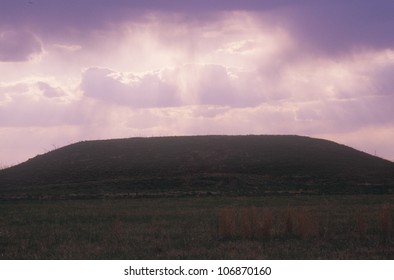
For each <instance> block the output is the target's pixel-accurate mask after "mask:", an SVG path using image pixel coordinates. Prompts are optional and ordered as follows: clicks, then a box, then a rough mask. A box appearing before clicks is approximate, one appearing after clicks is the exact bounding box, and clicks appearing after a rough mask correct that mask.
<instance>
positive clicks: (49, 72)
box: [0, 0, 394, 166]
mask: <svg viewBox="0 0 394 280" xmlns="http://www.w3.org/2000/svg"><path fill="white" fill-rule="evenodd" d="M393 15H394V2H393V1H390V0H377V1H366V0H359V1H353V0H352V1H339V0H338V1H324V0H321V1H308V0H301V1H289V0H279V1H274V0H266V1H257V0H245V1H232V0H227V1H224V0H223V1H180V0H179V1H178V0H175V1H157V0H146V1H142V0H141V1H126V0H114V1H110V0H108V1H93V0H86V1H60V0H33V1H23V0H18V1H16V0H4V1H1V3H0V75H1V77H2V78H1V80H0V133H1V137H0V145H1V146H0V147H1V152H0V157H1V158H0V166H1V165H2V164H3V165H8V164H15V163H17V162H20V161H23V160H25V159H27V157H30V156H33V155H35V154H37V153H42V152H44V151H46V150H50V149H52V148H53V147H57V146H62V145H65V144H69V143H71V142H75V141H79V140H85V139H97V138H99V139H102V138H113V137H131V136H154V135H191V134H303V135H310V136H315V137H324V138H328V139H332V140H335V141H339V142H341V143H344V144H348V145H351V146H353V147H355V148H358V149H361V150H365V151H367V152H374V151H375V150H376V151H377V153H378V155H380V156H382V157H385V158H388V159H394V150H393V148H392V145H391V141H390V139H392V138H393V137H394V132H393V131H394V114H393V110H392V109H391V108H392V106H393V105H394V84H393V79H392V77H393V76H394V37H393V36H392V35H391V33H392V30H393V29H394V16H393ZM27 135H28V137H27Z"/></svg>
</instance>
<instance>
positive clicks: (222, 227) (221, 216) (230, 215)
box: [217, 208, 237, 239]
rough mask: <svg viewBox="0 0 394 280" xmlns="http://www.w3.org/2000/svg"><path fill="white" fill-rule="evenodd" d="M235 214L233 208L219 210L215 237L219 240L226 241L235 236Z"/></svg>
mask: <svg viewBox="0 0 394 280" xmlns="http://www.w3.org/2000/svg"><path fill="white" fill-rule="evenodd" d="M236 218H237V212H236V210H235V209H234V208H222V209H219V213H218V223H217V233H218V234H217V235H218V238H219V239H228V238H233V237H235V236H236Z"/></svg>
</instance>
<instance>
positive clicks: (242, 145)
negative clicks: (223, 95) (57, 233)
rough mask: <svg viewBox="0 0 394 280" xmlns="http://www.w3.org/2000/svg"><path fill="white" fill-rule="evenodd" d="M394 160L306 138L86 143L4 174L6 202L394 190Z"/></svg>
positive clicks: (1, 184)
mask: <svg viewBox="0 0 394 280" xmlns="http://www.w3.org/2000/svg"><path fill="white" fill-rule="evenodd" d="M393 186H394V163H392V162H390V161H386V160H383V159H380V158H377V157H374V156H371V155H369V154H366V153H363V152H360V151H357V150H354V149H352V148H349V147H346V146H344V145H339V144H337V143H334V142H331V141H327V140H321V139H314V138H309V137H300V136H274V135H272V136H270V135H261V136H254V135H249V136H184V137H153V138H129V139H116V140H102V141H85V142H79V143H76V144H72V145H69V146H66V147H63V148H59V149H56V150H54V151H51V152H49V153H47V154H44V155H39V156H37V157H35V158H33V159H30V160H28V161H26V162H24V163H22V164H20V165H17V166H14V167H11V168H7V169H5V170H0V198H3V199H4V198H5V199H6V198H7V197H8V198H12V197H22V196H24V195H25V196H29V197H31V198H37V197H43V196H48V197H56V196H61V197H65V196H68V195H71V197H78V196H79V197H81V196H82V197H86V196H89V195H91V196H93V197H105V196H113V195H118V196H126V197H127V196H128V197H132V196H133V195H134V193H157V192H160V193H162V195H165V194H168V195H170V194H171V193H174V192H175V193H178V194H180V195H182V194H185V195H187V194H189V193H193V192H194V193H200V194H201V193H221V194H223V193H226V194H232V195H239V194H242V195H262V194H271V193H273V192H275V193H280V192H290V193H311V194H316V193H390V192H392V189H393Z"/></svg>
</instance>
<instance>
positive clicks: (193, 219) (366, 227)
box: [0, 196, 394, 259]
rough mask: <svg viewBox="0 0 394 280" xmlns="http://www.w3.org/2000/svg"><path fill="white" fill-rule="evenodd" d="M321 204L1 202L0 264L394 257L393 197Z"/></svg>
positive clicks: (317, 200) (285, 200)
mask: <svg viewBox="0 0 394 280" xmlns="http://www.w3.org/2000/svg"><path fill="white" fill-rule="evenodd" d="M324 199H325V200H324V201H328V202H327V203H325V204H324V205H323V206H322V201H323V200H322V199H321V197H318V196H297V197H290V196H278V197H275V196H272V197H258V198H252V197H244V198H233V197H229V198H217V197H213V198H192V199H191V198H177V199H136V200H105V201H99V200H80V201H64V202H62V201H54V202H34V203H32V202H19V203H2V204H0V210H1V211H0V212H1V213H2V215H1V216H0V259H393V258H394V241H393V238H392V234H393V227H392V218H393V217H392V215H393V207H392V205H393V203H394V196H390V197H387V196H351V197H350V196H349V197H341V196H332V197H324ZM384 203H386V204H384ZM357 213H360V214H357ZM320 221H324V223H320ZM320 228H322V229H323V228H324V234H321V235H320V234H319V229H320ZM360 238H363V239H362V242H360V240H361V239H360Z"/></svg>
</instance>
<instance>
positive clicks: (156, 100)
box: [81, 68, 179, 108]
mask: <svg viewBox="0 0 394 280" xmlns="http://www.w3.org/2000/svg"><path fill="white" fill-rule="evenodd" d="M81 89H82V91H83V92H84V94H85V96H88V97H92V98H95V99H98V100H102V101H105V102H109V103H115V104H118V105H123V106H130V107H136V108H149V107H171V106H177V105H178V102H179V100H178V96H177V93H176V89H175V88H174V87H173V86H172V85H171V84H169V83H167V82H166V81H165V80H163V78H162V77H161V75H160V72H150V73H145V74H142V75H137V74H133V73H119V72H114V71H111V70H109V69H100V68H89V69H87V70H86V71H85V72H84V74H83V78H82V82H81Z"/></svg>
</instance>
